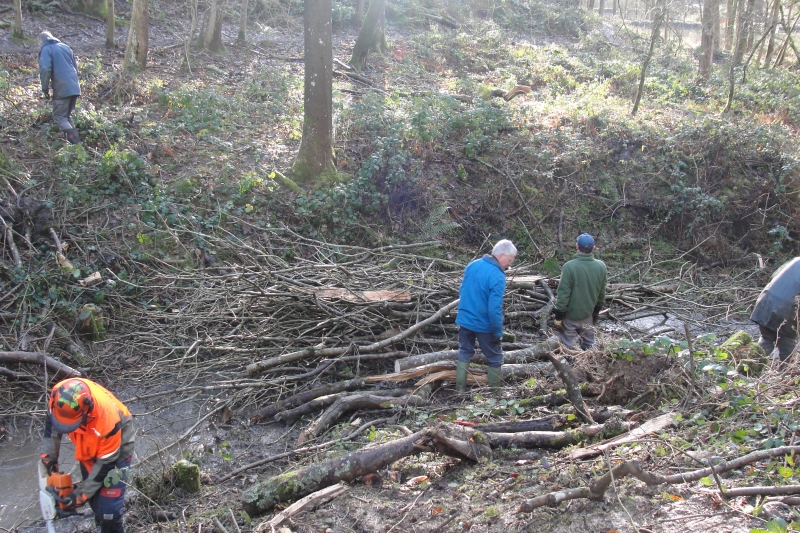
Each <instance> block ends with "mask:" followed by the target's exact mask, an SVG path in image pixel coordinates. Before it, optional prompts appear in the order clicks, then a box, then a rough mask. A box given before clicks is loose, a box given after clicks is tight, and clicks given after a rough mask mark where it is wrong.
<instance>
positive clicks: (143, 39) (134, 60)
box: [122, 0, 150, 72]
mask: <svg viewBox="0 0 800 533" xmlns="http://www.w3.org/2000/svg"><path fill="white" fill-rule="evenodd" d="M147 2H148V0H133V7H132V9H131V23H130V27H129V28H128V44H127V45H126V46H125V61H124V65H123V68H122V70H123V72H127V71H128V69H129V68H130V66H131V64H135V65H136V67H137V68H138V69H139V70H144V69H145V67H146V66H147V47H148V44H149V43H148V41H149V25H150V18H149V15H148V13H147Z"/></svg>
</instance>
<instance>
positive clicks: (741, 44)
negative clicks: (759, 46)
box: [733, 0, 756, 67]
mask: <svg viewBox="0 0 800 533" xmlns="http://www.w3.org/2000/svg"><path fill="white" fill-rule="evenodd" d="M741 1H744V2H745V4H744V5H743V6H740V8H739V15H740V16H739V17H737V19H738V20H737V22H736V49H735V50H734V52H733V65H734V66H735V67H737V66H739V65H741V64H742V59H743V58H744V53H745V52H746V51H747V42H748V39H749V35H750V28H751V27H752V24H753V21H752V18H753V6H754V5H755V3H756V0H741Z"/></svg>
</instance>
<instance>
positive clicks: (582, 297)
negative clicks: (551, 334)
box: [553, 233, 606, 350]
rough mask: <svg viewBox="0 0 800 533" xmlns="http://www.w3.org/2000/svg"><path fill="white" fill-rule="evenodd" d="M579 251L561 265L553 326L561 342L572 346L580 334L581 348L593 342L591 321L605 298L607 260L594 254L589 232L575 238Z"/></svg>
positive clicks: (592, 241) (596, 315) (594, 319)
mask: <svg viewBox="0 0 800 533" xmlns="http://www.w3.org/2000/svg"><path fill="white" fill-rule="evenodd" d="M576 248H577V249H578V253H576V254H575V258H574V259H573V260H571V261H567V263H566V264H564V266H563V268H562V269H561V281H560V282H559V284H558V294H557V296H556V305H555V308H554V309H553V318H555V322H554V326H555V328H556V333H557V334H558V337H559V339H561V342H562V343H563V344H564V345H565V346H567V347H568V348H571V347H572V345H573V344H575V341H576V340H577V339H578V338H579V337H580V340H581V348H582V349H584V350H588V349H589V348H591V347H592V346H594V338H595V331H594V323H595V321H596V320H597V317H598V315H599V313H600V310H601V309H602V307H603V302H604V301H605V299H606V264H605V263H603V262H602V261H600V260H599V259H595V258H594V254H593V253H592V252H593V251H594V238H593V237H592V236H591V235H589V234H588V233H584V234H582V235H580V236H579V237H578V239H577V242H576Z"/></svg>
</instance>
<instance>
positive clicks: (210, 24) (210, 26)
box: [200, 0, 225, 52]
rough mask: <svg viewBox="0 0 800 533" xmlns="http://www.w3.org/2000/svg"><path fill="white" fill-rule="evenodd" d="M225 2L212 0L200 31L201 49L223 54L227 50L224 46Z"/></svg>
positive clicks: (223, 0)
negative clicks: (223, 21) (223, 20)
mask: <svg viewBox="0 0 800 533" xmlns="http://www.w3.org/2000/svg"><path fill="white" fill-rule="evenodd" d="M224 5H225V0H210V6H209V8H208V10H207V11H206V13H205V16H204V17H203V25H202V27H201V29H200V47H201V48H206V49H208V50H211V51H212V52H221V51H222V50H224V49H225V45H224V44H222V19H223V18H225V10H224V9H223V7H224Z"/></svg>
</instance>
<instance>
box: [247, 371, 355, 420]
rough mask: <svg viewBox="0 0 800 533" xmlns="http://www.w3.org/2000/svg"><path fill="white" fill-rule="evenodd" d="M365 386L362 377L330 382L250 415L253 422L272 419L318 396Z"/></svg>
mask: <svg viewBox="0 0 800 533" xmlns="http://www.w3.org/2000/svg"><path fill="white" fill-rule="evenodd" d="M363 386H364V380H363V379H361V378H356V379H351V380H348V381H339V382H337V383H330V384H328V385H323V386H321V387H317V388H315V389H312V390H309V391H306V392H302V393H300V394H295V395H294V396H289V397H288V398H284V399H283V400H281V401H278V402H275V403H273V404H272V405H270V406H269V407H265V408H264V409H261V410H259V411H256V413H255V414H254V415H253V416H252V417H250V420H251V421H252V422H263V421H264V420H272V418H273V417H274V416H275V415H276V414H278V413H282V412H283V411H286V410H288V409H291V408H293V407H297V406H298V405H303V404H305V403H308V402H310V401H311V400H314V399H316V398H320V397H322V396H328V395H331V394H336V393H337V392H342V391H352V390H357V389H360V388H361V387H363Z"/></svg>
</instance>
